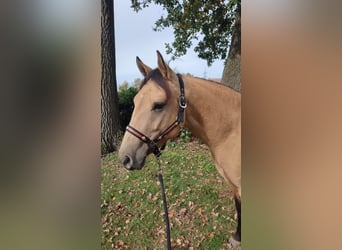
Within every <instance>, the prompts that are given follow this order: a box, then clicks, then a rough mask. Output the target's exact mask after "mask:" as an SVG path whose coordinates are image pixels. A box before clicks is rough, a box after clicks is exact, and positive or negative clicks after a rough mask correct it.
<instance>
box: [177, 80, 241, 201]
mask: <svg viewBox="0 0 342 250" xmlns="http://www.w3.org/2000/svg"><path fill="white" fill-rule="evenodd" d="M183 79H184V85H185V94H186V97H187V100H188V107H187V110H186V119H185V124H184V126H185V127H186V128H188V129H189V130H190V131H191V132H192V133H193V134H194V135H195V136H196V137H198V138H200V139H201V140H202V141H203V142H204V143H205V144H206V145H208V147H209V149H210V151H211V153H212V156H213V158H214V161H215V165H216V168H217V170H218V171H219V173H220V174H221V175H222V176H223V177H224V179H225V180H226V181H227V182H230V183H231V184H232V185H233V188H234V189H235V191H236V195H237V196H238V197H239V199H240V197H241V112H240V110H241V95H240V94H239V93H238V92H235V91H234V90H232V89H230V88H228V87H226V86H223V85H220V84H217V83H213V82H210V81H207V80H204V79H200V78H195V77H189V76H184V77H183Z"/></svg>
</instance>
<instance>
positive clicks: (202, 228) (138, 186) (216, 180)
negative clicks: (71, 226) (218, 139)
mask: <svg viewBox="0 0 342 250" xmlns="http://www.w3.org/2000/svg"><path fill="white" fill-rule="evenodd" d="M161 160H162V165H163V172H164V184H165V189H166V196H167V199H168V207H169V218H170V224H171V239H172V243H171V244H172V247H173V249H226V248H227V240H228V238H229V235H230V234H232V233H233V232H234V230H235V228H236V218H235V207H234V202H233V199H232V194H231V193H230V191H229V187H228V185H227V184H226V183H225V181H224V180H223V179H222V177H221V176H220V175H219V174H218V172H217V170H216V168H215V166H214V164H213V162H212V159H211V157H210V152H209V150H208V148H207V147H206V146H205V145H203V144H199V143H197V142H196V141H193V142H190V143H183V142H182V141H179V142H177V143H176V146H172V147H170V146H169V145H168V146H167V147H166V150H165V151H164V153H163V155H162V156H161ZM101 169H102V170H101V172H102V177H101V180H102V181H101V219H102V237H101V249H165V244H166V237H165V224H164V219H163V215H164V213H163V208H162V203H161V194H160V189H159V184H158V182H157V179H156V177H155V175H156V173H157V164H156V161H155V159H154V157H153V156H152V157H149V158H148V159H147V161H146V166H145V167H144V168H143V169H142V170H140V171H132V172H127V171H126V170H125V169H124V168H123V167H122V166H121V165H120V164H119V163H118V162H117V154H116V153H114V154H109V155H107V156H106V157H103V158H102V168H101Z"/></svg>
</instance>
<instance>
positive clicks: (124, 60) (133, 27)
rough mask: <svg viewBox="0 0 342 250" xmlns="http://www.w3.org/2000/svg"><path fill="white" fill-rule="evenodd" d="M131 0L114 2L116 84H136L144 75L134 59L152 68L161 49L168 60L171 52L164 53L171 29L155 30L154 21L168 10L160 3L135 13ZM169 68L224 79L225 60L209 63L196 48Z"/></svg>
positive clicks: (171, 32) (171, 63)
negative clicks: (208, 64)
mask: <svg viewBox="0 0 342 250" xmlns="http://www.w3.org/2000/svg"><path fill="white" fill-rule="evenodd" d="M130 2H131V1H130V0H125V1H123V0H119V1H114V3H115V6H114V8H115V10H114V13H115V46H116V76H117V84H118V85H120V84H122V83H123V82H124V81H127V82H129V83H133V81H134V79H136V78H142V75H141V73H140V72H139V70H138V68H137V66H136V63H135V58H136V56H139V58H140V59H141V60H142V61H143V62H144V63H145V64H146V65H148V66H150V67H151V68H156V67H157V54H156V50H159V51H160V52H161V53H162V55H163V57H164V60H165V61H167V62H168V61H169V59H170V58H171V56H170V55H167V54H166V53H165V43H172V42H173V41H174V39H173V30H172V28H169V29H165V30H163V31H161V32H155V31H153V29H152V28H153V27H154V23H155V21H156V20H157V19H158V18H159V17H160V16H162V15H163V14H165V13H166V12H165V11H163V9H162V8H161V7H160V6H156V5H154V4H151V5H150V6H149V7H148V8H145V9H143V10H141V11H139V12H138V13H136V12H135V11H134V10H133V9H132V8H130ZM169 65H170V67H171V68H172V69H173V70H175V71H176V72H177V73H190V74H192V75H194V76H198V77H205V78H221V76H222V72H223V67H224V62H223V61H222V60H217V61H215V62H214V63H213V64H212V66H211V67H208V66H207V62H206V61H205V60H202V59H200V58H198V57H197V55H196V53H195V52H194V51H193V48H190V49H189V50H188V52H187V54H186V55H185V56H183V57H181V58H179V59H176V60H175V61H170V62H169Z"/></svg>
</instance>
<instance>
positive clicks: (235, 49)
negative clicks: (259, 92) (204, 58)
mask: <svg viewBox="0 0 342 250" xmlns="http://www.w3.org/2000/svg"><path fill="white" fill-rule="evenodd" d="M232 33H233V34H232V43H231V45H230V48H229V54H228V59H227V62H226V65H225V66H224V70H223V74H222V80H221V82H222V84H224V85H227V86H229V87H232V88H233V89H235V90H237V91H239V92H240V91H241V78H240V65H241V4H240V3H239V4H238V5H237V8H236V19H235V24H234V27H233V32H232Z"/></svg>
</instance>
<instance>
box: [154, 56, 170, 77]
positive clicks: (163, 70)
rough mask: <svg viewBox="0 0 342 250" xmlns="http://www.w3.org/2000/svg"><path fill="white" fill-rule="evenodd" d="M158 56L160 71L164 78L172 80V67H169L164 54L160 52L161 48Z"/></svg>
mask: <svg viewBox="0 0 342 250" xmlns="http://www.w3.org/2000/svg"><path fill="white" fill-rule="evenodd" d="M157 56H158V69H159V71H160V73H161V74H162V76H163V78H164V79H166V80H170V79H171V78H170V73H171V69H170V67H169V65H167V64H166V63H165V61H164V59H163V57H162V55H161V54H160V52H159V50H157Z"/></svg>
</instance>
